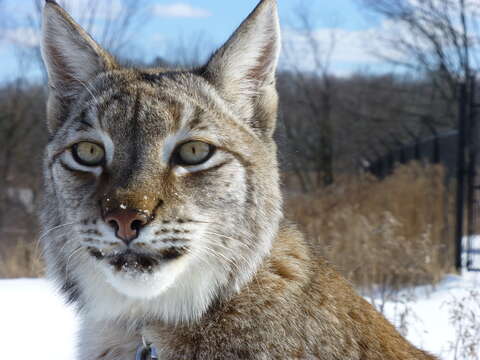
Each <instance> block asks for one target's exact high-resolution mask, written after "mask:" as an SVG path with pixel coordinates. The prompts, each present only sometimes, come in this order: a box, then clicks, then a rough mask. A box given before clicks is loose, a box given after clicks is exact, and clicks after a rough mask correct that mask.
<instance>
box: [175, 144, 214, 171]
mask: <svg viewBox="0 0 480 360" xmlns="http://www.w3.org/2000/svg"><path fill="white" fill-rule="evenodd" d="M214 149H215V148H214V147H213V146H212V145H210V144H207V143H205V142H203V141H190V142H187V143H185V144H182V145H180V146H179V147H178V148H177V150H176V153H175V161H176V162H177V163H178V164H179V165H187V166H188V165H199V164H201V163H203V162H205V161H207V160H208V159H209V158H210V157H211V156H212V154H213V151H214Z"/></svg>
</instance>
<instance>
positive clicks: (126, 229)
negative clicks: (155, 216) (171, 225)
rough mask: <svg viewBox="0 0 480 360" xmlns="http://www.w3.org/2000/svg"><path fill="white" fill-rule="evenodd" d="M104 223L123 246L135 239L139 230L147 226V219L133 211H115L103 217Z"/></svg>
mask: <svg viewBox="0 0 480 360" xmlns="http://www.w3.org/2000/svg"><path fill="white" fill-rule="evenodd" d="M105 222H106V223H107V224H109V225H110V226H111V227H112V228H113V229H114V231H115V235H116V236H117V237H118V238H119V239H121V240H122V241H123V242H124V243H125V244H127V245H128V244H130V242H131V241H132V240H134V239H136V238H137V236H138V233H139V232H140V229H141V228H142V227H143V226H144V225H146V224H147V222H148V217H147V216H146V215H144V214H141V213H139V212H138V211H135V210H130V209H128V210H116V211H112V212H110V213H109V214H107V215H106V216H105Z"/></svg>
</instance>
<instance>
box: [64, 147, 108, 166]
mask: <svg viewBox="0 0 480 360" xmlns="http://www.w3.org/2000/svg"><path fill="white" fill-rule="evenodd" d="M72 153H73V157H74V158H75V160H76V161H77V162H78V163H80V164H81V165H85V166H98V165H100V164H101V163H102V162H103V159H104V157H105V151H104V150H103V148H102V147H101V146H100V145H97V144H94V143H91V142H87V141H82V142H79V143H78V144H75V145H74V146H73V148H72Z"/></svg>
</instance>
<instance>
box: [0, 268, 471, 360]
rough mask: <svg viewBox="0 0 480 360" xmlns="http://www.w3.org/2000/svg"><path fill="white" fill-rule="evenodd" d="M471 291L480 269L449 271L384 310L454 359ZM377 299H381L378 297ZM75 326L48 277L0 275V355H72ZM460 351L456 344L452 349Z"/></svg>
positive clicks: (60, 358) (53, 359) (64, 358)
mask: <svg viewBox="0 0 480 360" xmlns="http://www.w3.org/2000/svg"><path fill="white" fill-rule="evenodd" d="M472 291H480V273H465V274H464V275H463V276H454V275H451V276H447V277H445V279H444V280H443V281H442V282H441V283H440V284H439V285H438V286H437V287H436V288H435V289H432V288H431V287H422V288H416V289H412V290H410V291H405V292H404V293H402V294H401V295H400V296H398V297H397V300H398V301H397V302H387V304H386V305H385V308H384V310H385V313H386V314H387V317H388V318H389V319H390V320H392V321H393V322H395V323H396V324H397V325H398V326H399V327H403V329H402V331H405V328H406V330H407V331H406V333H407V337H408V338H409V340H410V341H412V342H413V343H414V344H415V345H417V346H420V347H422V348H424V349H426V350H428V351H431V352H432V353H435V354H437V355H438V356H440V357H441V359H445V360H453V359H454V352H453V351H451V348H452V346H453V345H454V344H455V342H456V340H458V336H457V335H458V334H457V332H459V331H464V330H465V329H463V330H462V329H458V322H457V329H456V326H454V325H452V323H451V318H452V317H455V315H457V317H459V318H461V319H462V323H463V324H464V325H469V326H468V327H467V326H465V327H466V328H467V330H468V331H470V333H472V332H474V330H472V329H474V328H475V326H476V328H477V329H478V331H480V323H479V317H478V316H479V315H480V296H479V297H478V298H477V299H476V300H474V299H473V298H472V296H471V292H472ZM376 302H377V304H380V299H376ZM470 311H473V313H470ZM475 314H478V315H476V318H475ZM469 316H470V317H469ZM472 316H473V318H472ZM472 321H473V322H474V323H473V324H471V322H472ZM475 322H476V323H475ZM77 327H78V320H77V319H76V317H75V315H74V313H73V310H72V309H71V308H69V307H66V306H65V305H63V304H62V301H61V299H60V298H59V297H58V296H57V295H56V294H55V292H54V290H53V289H52V287H51V286H50V285H49V284H48V282H47V281H45V280H41V279H39V280H33V279H20V280H0V342H1V344H2V346H0V359H16V360H27V359H36V360H72V359H74V354H75V333H76V330H77ZM477 335H480V333H478V334H477ZM477 335H475V334H473V336H477ZM457 345H458V344H457ZM460 345H461V344H460ZM467 345H468V344H467ZM477 346H478V345H477ZM457 348H458V346H457ZM477 350H480V349H477ZM462 351H464V350H462V349H461V346H460V348H459V350H458V351H457V355H459V354H458V353H459V352H462ZM457 359H462V360H463V359H465V360H466V359H468V360H470V359H475V357H467V356H466V355H465V356H464V357H463V356H462V357H457Z"/></svg>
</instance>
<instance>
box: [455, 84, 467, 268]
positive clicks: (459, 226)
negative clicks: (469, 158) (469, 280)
mask: <svg viewBox="0 0 480 360" xmlns="http://www.w3.org/2000/svg"><path fill="white" fill-rule="evenodd" d="M459 87H460V89H459V91H460V96H459V98H458V100H459V101H458V106H459V107H458V148H457V198H456V224H455V267H456V269H457V270H458V271H460V270H461V269H462V241H463V219H464V205H465V204H464V201H465V147H466V141H465V140H466V139H465V135H466V130H467V129H466V127H467V125H468V124H467V84H466V83H465V82H462V83H460V84H459Z"/></svg>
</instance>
